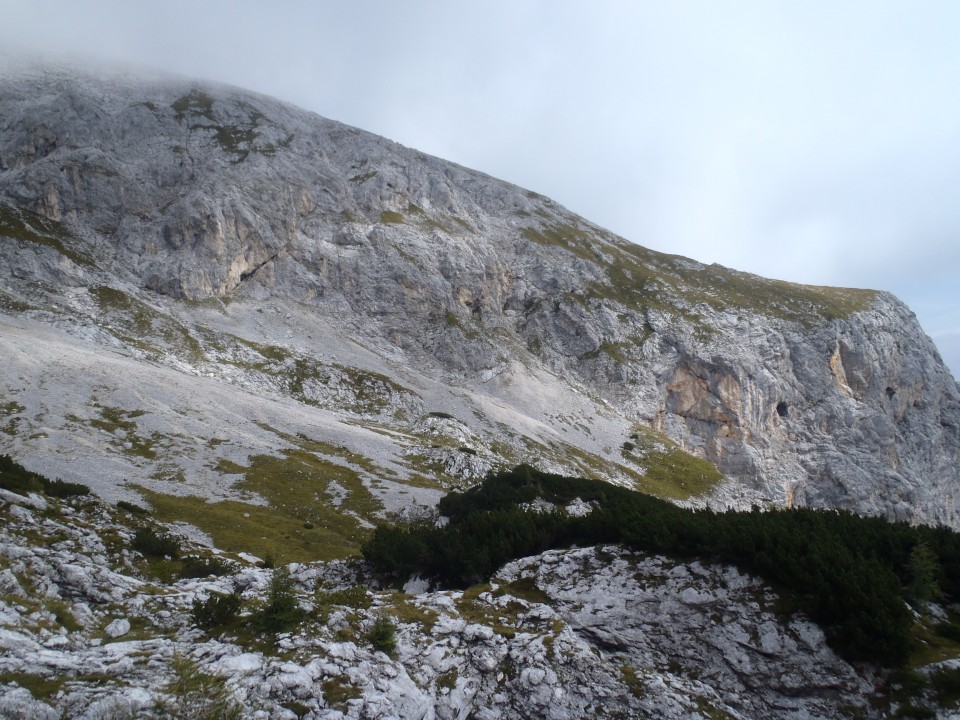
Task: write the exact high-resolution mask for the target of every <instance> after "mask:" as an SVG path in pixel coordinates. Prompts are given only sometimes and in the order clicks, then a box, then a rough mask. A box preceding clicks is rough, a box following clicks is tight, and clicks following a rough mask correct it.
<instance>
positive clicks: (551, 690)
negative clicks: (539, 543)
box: [0, 491, 949, 719]
mask: <svg viewBox="0 0 960 720" xmlns="http://www.w3.org/2000/svg"><path fill="white" fill-rule="evenodd" d="M0 515H2V517H3V527H2V530H0V717H4V718H60V717H71V718H128V717H169V716H173V717H231V716H236V717H259V718H268V717H269V718H290V719H293V718H298V717H299V718H345V717H346V718H466V717H474V718H491V719H492V718H502V717H516V718H520V717H543V718H579V717H649V718H771V717H782V718H833V717H837V718H840V717H884V716H890V717H892V716H894V715H893V714H892V713H893V711H895V710H896V709H897V707H898V706H897V704H896V703H894V704H893V705H892V706H891V705H890V694H889V688H886V687H885V686H884V683H885V679H884V678H883V676H882V675H880V674H879V673H878V672H877V671H874V670H871V669H870V668H863V667H859V668H854V667H852V666H851V665H849V664H848V663H846V662H844V661H843V660H841V659H840V658H838V657H837V656H836V655H835V654H834V653H833V651H832V650H830V648H829V647H827V645H826V643H825V641H824V636H823V634H822V632H821V631H820V629H819V628H817V627H816V626H815V625H813V624H811V623H809V622H807V621H805V620H802V619H798V618H794V619H791V620H789V621H785V620H784V619H783V618H782V617H781V616H778V614H777V612H776V603H777V597H776V595H775V593H774V592H772V591H771V590H770V589H769V588H767V587H766V586H764V584H762V583H761V582H760V581H758V580H756V579H753V578H751V577H749V576H745V575H743V574H741V573H740V572H738V571H737V570H736V569H734V568H732V567H724V566H718V565H706V564H700V563H696V562H694V563H688V564H681V563H677V562H674V561H672V560H668V559H666V558H662V557H657V556H649V555H643V554H638V553H632V552H628V551H625V550H623V549H620V548H617V547H599V548H573V549H568V550H560V551H550V552H547V553H544V554H542V555H539V556H535V557H530V558H525V559H522V560H519V561H517V562H514V563H511V564H509V565H507V566H505V567H503V568H502V569H501V570H500V571H499V573H498V574H497V575H496V577H495V578H494V579H493V580H492V581H491V582H490V583H488V584H484V585H480V586H475V587H472V588H469V589H467V590H465V591H451V590H446V591H434V590H430V589H429V588H428V587H427V586H426V583H422V582H421V583H418V582H410V583H408V584H407V586H406V588H405V592H400V591H394V590H389V589H382V588H381V589H375V590H374V589H370V587H371V583H370V578H368V577H367V576H366V574H365V571H364V568H363V565H362V563H361V562H359V561H356V562H343V561H340V562H334V563H328V564H293V565H290V566H289V567H287V568H278V569H271V568H265V567H261V566H259V565H262V564H263V563H259V565H258V564H255V560H256V559H255V558H251V557H249V556H247V557H246V558H244V557H238V556H228V555H226V554H222V553H218V551H216V550H215V549H213V548H210V547H206V546H203V545H199V544H193V543H191V542H189V541H187V540H182V541H181V553H182V555H181V559H179V560H173V559H163V558H146V557H144V556H143V555H142V554H141V553H139V552H137V551H134V550H132V549H131V542H132V540H133V538H134V537H135V533H136V531H137V529H138V528H140V527H144V526H146V525H147V524H148V520H147V519H145V518H144V517H142V516H140V515H138V514H137V513H136V512H130V511H128V510H124V509H120V508H115V507H113V506H109V505H106V504H103V503H102V502H100V501H97V500H92V499H88V498H76V499H69V500H57V499H53V498H47V497H41V496H39V495H28V496H24V495H19V494H15V493H12V492H9V491H2V497H0ZM190 556H196V557H197V558H201V561H202V562H207V563H210V566H211V567H216V566H217V562H216V560H220V561H221V562H222V564H223V565H225V567H226V569H227V572H226V574H223V575H220V576H214V575H210V576H208V577H206V578H199V579H196V578H194V579H178V575H179V574H180V573H182V571H183V568H184V567H186V566H187V564H188V561H187V560H186V558H187V557H190ZM287 572H289V576H290V578H291V580H292V592H293V594H294V595H295V598H296V603H297V605H298V613H297V615H298V619H297V620H296V621H295V622H293V623H291V624H290V626H289V629H282V630H280V631H279V632H275V633H274V632H266V631H263V630H261V629H258V628H259V625H258V618H262V617H263V614H264V608H265V607H266V606H268V604H269V602H270V597H271V592H272V590H271V588H273V587H275V580H276V578H277V577H278V575H280V576H284V575H286V573H287ZM374 585H375V584H374ZM215 593H219V594H223V595H228V594H232V593H237V594H238V595H239V597H240V599H241V610H240V616H239V618H238V619H236V620H235V621H233V622H232V623H229V624H226V625H224V626H212V628H210V629H206V630H204V629H201V628H199V627H197V625H198V615H197V612H196V610H195V606H197V605H199V604H200V603H201V602H202V601H203V600H205V599H207V598H209V597H210V596H211V595H212V594H215ZM911 702H920V700H913V701H911ZM910 707H914V706H913V705H911V706H910ZM231 713H234V714H233V715H231ZM901 716H903V715H901ZM940 716H941V717H949V715H948V714H946V711H941V715H940Z"/></svg>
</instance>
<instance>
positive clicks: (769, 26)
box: [0, 0, 960, 378]
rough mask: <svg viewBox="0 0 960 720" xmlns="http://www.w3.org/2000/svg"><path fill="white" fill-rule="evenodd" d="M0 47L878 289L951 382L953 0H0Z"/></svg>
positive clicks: (609, 224) (667, 238) (718, 257)
mask: <svg viewBox="0 0 960 720" xmlns="http://www.w3.org/2000/svg"><path fill="white" fill-rule="evenodd" d="M0 18H3V22H2V23H0V48H3V49H7V50H8V51H10V50H12V51H15V52H19V51H23V52H24V53H28V52H30V53H32V52H36V51H40V52H49V53H56V54H63V53H69V54H79V55H87V56H91V57H96V58H99V59H105V60H117V61H122V62H124V63H134V64H140V65H147V66H151V67H156V68H160V69H164V70H168V71H171V72H176V73H180V74H183V75H187V76H191V77H197V78H202V79H208V80H216V81H221V82H226V83H231V84H234V85H239V86H241V87H246V88H249V89H252V90H256V91H259V92H262V93H265V94H268V95H272V96H274V97H277V98H280V99H282V100H286V101H289V102H292V103H295V104H297V105H300V106H302V107H304V108H307V109H309V110H313V111H315V112H317V113H319V114H321V115H324V116H325V117H329V118H332V119H334V120H339V121H341V122H345V123H348V124H350V125H355V126H357V127H359V128H362V129H364V130H369V131H372V132H375V133H377V134H379V135H383V136H386V137H388V138H390V139H392V140H396V141H397V142H400V143H402V144H404V145H408V146H411V147H415V148H417V149H419V150H422V151H424V152H427V153H430V154H433V155H437V156H439V157H442V158H445V159H447V160H452V161H454V162H457V163H460V164H461V165H465V166H468V167H472V168H475V169H477V170H481V171H483V172H486V173H488V174H490V175H493V176H495V177H499V178H502V179H504V180H508V181H510V182H512V183H516V184H517V185H520V186H523V187H525V188H528V189H531V190H534V191H536V192H538V193H541V194H544V195H547V196H549V197H551V198H553V199H554V200H556V201H557V202H559V203H561V204H562V205H565V206H566V207H567V208H569V209H570V210H573V211H574V212H576V213H578V214H580V215H582V216H584V217H586V218H587V219H589V220H591V221H593V222H595V223H597V224H599V225H602V226H604V227H606V228H608V229H610V230H612V231H614V232H616V233H618V234H620V235H622V236H623V237H625V238H627V239H628V240H631V241H633V242H637V243H640V244H641V245H645V246H647V247H650V248H653V249H656V250H660V251H663V252H669V253H676V254H680V255H685V256H688V257H692V258H695V259H697V260H700V261H702V262H706V263H713V262H716V263H720V264H721V265H725V266H727V267H733V268H737V269H739V270H745V271H748V272H753V273H757V274H760V275H765V276H768V277H775V278H780V279H784V280H791V281H795V282H802V283H810V284H818V285H839V286H845V287H869V288H875V289H881V290H888V291H891V292H893V293H895V294H896V295H897V296H898V297H900V298H901V299H902V300H904V301H905V302H906V303H907V304H908V305H909V306H910V307H911V309H912V310H913V311H914V312H915V313H916V314H917V316H918V318H919V319H920V322H921V324H922V326H923V328H924V329H925V330H926V331H927V333H928V334H929V335H930V336H931V337H932V338H933V339H934V341H935V342H936V344H937V346H938V347H939V349H940V352H941V354H942V355H943V357H944V360H945V361H946V362H947V364H948V365H949V366H950V367H951V369H952V371H953V374H954V377H957V378H960V42H958V41H957V38H958V37H960V3H958V2H955V0H939V1H936V0H918V1H916V2H910V3H906V2H901V1H900V0H896V1H894V0H869V1H861V0H844V2H836V0H829V1H823V0H806V1H805V2H802V3H800V2H787V1H782V0H728V1H726V2H719V1H711V2H708V1H707V0H702V1H701V2H695V1H694V0H632V1H622V2H616V1H613V0H593V2H590V3H585V2H582V0H580V1H577V2H572V1H570V2H568V1H567V0H509V1H505V0H485V1H484V2H471V3H465V2H450V1H449V0H445V1H434V0H407V1H405V2H397V1H396V0H352V1H349V2H348V1H347V0H343V1H342V2H333V1H332V0H313V1H310V2H306V1H304V2H293V1H287V2H284V1H283V0H274V1H273V2H271V3H265V2H258V1H253V0H235V1H233V2H223V1H220V0H203V1H201V0H191V1H190V2H182V1H180V0H153V2H144V1H142V0H87V1H85V2H80V1H78V0H67V1H63V0H62V1H59V2H55V1H53V0H0Z"/></svg>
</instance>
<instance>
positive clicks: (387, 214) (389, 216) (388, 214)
mask: <svg viewBox="0 0 960 720" xmlns="http://www.w3.org/2000/svg"><path fill="white" fill-rule="evenodd" d="M403 222H404V217H403V215H402V214H401V213H398V212H395V211H393V210H384V211H383V212H381V213H380V223H381V224H383V225H400V224H402V223H403Z"/></svg>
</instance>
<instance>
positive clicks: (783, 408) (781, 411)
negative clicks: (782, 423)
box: [777, 402, 787, 417]
mask: <svg viewBox="0 0 960 720" xmlns="http://www.w3.org/2000/svg"><path fill="white" fill-rule="evenodd" d="M777 415H779V416H780V417H786V416H787V404H786V403H785V402H778V403H777Z"/></svg>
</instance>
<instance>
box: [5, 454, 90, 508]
mask: <svg viewBox="0 0 960 720" xmlns="http://www.w3.org/2000/svg"><path fill="white" fill-rule="evenodd" d="M0 488H3V489H4V490H12V491H13V492H17V493H22V492H36V493H43V494H44V495H48V496H49V497H57V498H64V497H74V496H77V495H89V494H90V488H89V487H88V486H86V485H84V484H83V483H75V482H66V481H64V480H60V479H56V480H50V479H49V478H45V477H44V476H43V475H41V474H39V473H35V472H30V471H29V470H27V469H26V468H25V467H24V466H23V465H21V464H20V463H18V462H17V461H15V460H14V459H13V458H12V457H10V456H9V455H0Z"/></svg>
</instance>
